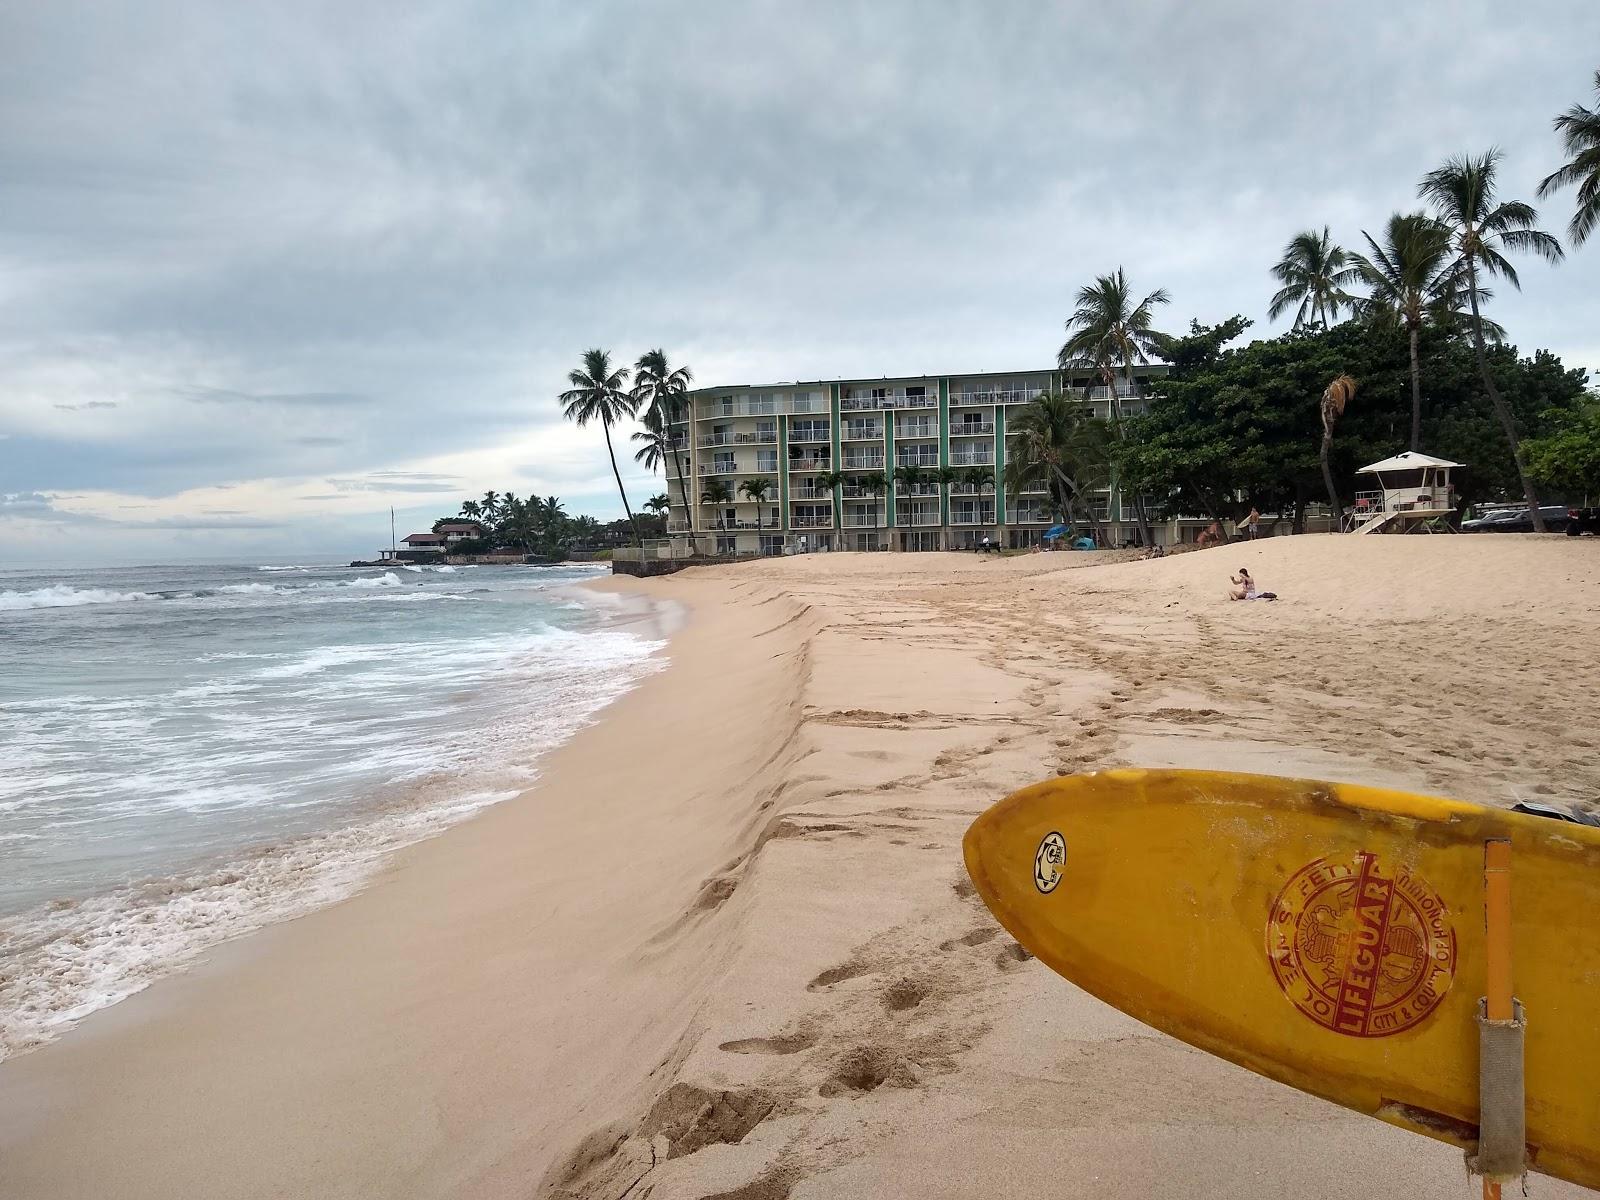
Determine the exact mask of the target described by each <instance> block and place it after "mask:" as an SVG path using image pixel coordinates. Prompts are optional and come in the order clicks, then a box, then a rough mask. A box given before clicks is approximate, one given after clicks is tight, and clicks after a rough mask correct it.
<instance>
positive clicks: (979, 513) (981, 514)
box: [950, 506, 994, 525]
mask: <svg viewBox="0 0 1600 1200" xmlns="http://www.w3.org/2000/svg"><path fill="white" fill-rule="evenodd" d="M950 524H952V525H993V524H994V508H993V507H992V506H990V507H987V508H955V507H952V508H951V509H950Z"/></svg>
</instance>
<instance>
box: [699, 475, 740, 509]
mask: <svg viewBox="0 0 1600 1200" xmlns="http://www.w3.org/2000/svg"><path fill="white" fill-rule="evenodd" d="M700 503H701V504H732V503H733V489H732V488H730V487H729V486H728V481H727V480H726V479H708V480H706V482H705V484H704V486H703V487H702V488H701V489H700Z"/></svg>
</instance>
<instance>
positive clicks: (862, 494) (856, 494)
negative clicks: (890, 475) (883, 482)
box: [839, 483, 883, 500]
mask: <svg viewBox="0 0 1600 1200" xmlns="http://www.w3.org/2000/svg"><path fill="white" fill-rule="evenodd" d="M839 490H840V491H841V492H843V493H844V498H845V499H846V500H875V499H877V498H878V497H879V496H881V495H883V489H882V488H878V489H877V490H876V491H874V490H873V489H872V488H864V487H861V486H860V485H858V484H853V483H847V484H845V485H844V486H843V487H842V488H840V489H839Z"/></svg>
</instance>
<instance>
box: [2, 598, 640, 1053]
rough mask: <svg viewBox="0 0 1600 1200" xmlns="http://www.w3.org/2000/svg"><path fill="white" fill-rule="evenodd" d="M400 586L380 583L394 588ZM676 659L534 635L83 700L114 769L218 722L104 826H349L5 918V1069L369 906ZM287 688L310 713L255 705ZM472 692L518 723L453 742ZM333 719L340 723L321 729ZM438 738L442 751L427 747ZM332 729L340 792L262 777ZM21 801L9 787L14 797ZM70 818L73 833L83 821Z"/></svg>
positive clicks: (283, 662)
mask: <svg viewBox="0 0 1600 1200" xmlns="http://www.w3.org/2000/svg"><path fill="white" fill-rule="evenodd" d="M382 578H383V577H377V578H376V579H369V581H368V586H378V587H386V586H390V585H387V584H384V583H382V582H381V580H382ZM389 578H394V577H393V576H389ZM297 590H299V591H302V592H303V591H304V590H305V589H297ZM658 648H659V644H658V643H653V642H646V641H643V640H641V639H640V638H639V637H637V636H635V635H633V634H630V633H625V632H621V631H612V630H591V631H589V632H586V633H578V632H573V631H568V630H562V629H557V628H553V627H539V626H535V627H534V628H532V629H523V630H520V631H518V632H515V633H506V634H502V635H491V636H486V637H481V638H473V639H468V640H461V641H439V642H435V643H428V642H410V643H393V644H389V643H382V644H371V645H355V644H344V645H333V646H322V647H316V648H313V649H308V650H306V651H303V652H289V654H288V655H287V656H285V657H281V658H279V659H278V660H277V661H271V662H263V663H261V664H260V665H257V664H254V663H242V664H241V666H242V668H243V669H244V670H245V672H246V674H245V675H244V676H243V677H242V678H235V679H233V680H231V681H230V680H216V681H212V682H211V683H197V684H195V685H193V686H192V687H190V688H188V689H180V690H179V691H177V692H169V693H163V694H161V695H148V696H144V697H140V698H138V699H132V700H130V699H127V698H121V697H119V698H114V699H113V698H103V699H100V698H95V697H83V698H82V699H83V700H84V702H85V705H86V706H88V707H89V708H90V709H91V711H88V712H85V711H84V710H83V709H82V708H80V709H77V710H74V711H73V713H72V714H70V716H69V714H68V713H66V712H65V711H63V712H62V714H61V719H62V720H66V721H69V723H74V724H76V723H79V722H82V721H84V720H92V721H94V722H96V725H95V729H96V733H97V734H99V735H103V737H104V739H105V744H106V746H107V751H106V752H107V753H115V751H116V746H117V744H118V743H119V739H124V738H134V739H140V740H141V741H142V740H145V739H147V738H148V736H149V727H150V722H151V720H152V719H154V718H159V719H162V720H166V721H171V720H173V719H175V718H177V717H178V716H179V715H181V714H182V713H184V712H189V711H192V712H197V713H199V712H204V713H206V714H208V715H211V716H214V717H215V718H217V719H216V720H215V728H214V729H212V731H211V732H210V734H209V735H208V736H209V737H210V738H211V741H210V742H209V743H208V744H207V748H206V750H205V753H204V754H203V755H198V756H192V757H188V758H180V757H179V756H176V755H164V756H159V757H158V758H157V759H156V760H155V761H153V762H150V763H148V764H146V765H144V766H143V767H135V766H132V765H131V764H130V765H129V766H128V767H127V768H126V769H125V770H122V771H119V772H118V773H116V775H115V776H114V778H115V779H116V781H117V784H118V789H117V791H116V792H115V793H113V794H110V795H107V796H105V797H104V798H103V801H102V804H101V808H100V810H99V811H101V812H102V813H106V814H110V815H111V816H112V817H118V816H120V818H121V819H129V820H133V819H140V818H146V817H148V816H149V815H150V814H151V813H153V812H163V811H165V812H179V813H194V814H196V815H197V819H201V820H204V819H208V817H207V815H206V814H208V813H215V812H218V811H227V810H230V809H233V810H238V811H240V812H247V811H250V810H251V809H252V808H259V809H262V810H282V811H283V813H285V814H287V813H290V812H295V811H299V812H304V813H306V814H308V815H307V816H306V817H304V818H302V819H301V821H300V825H299V827H300V828H307V827H308V823H309V827H311V828H315V827H316V826H317V825H319V824H321V823H322V822H323V821H324V820H326V819H327V818H323V817H320V816H318V815H316V814H318V813H321V812H324V811H326V812H327V813H328V814H330V815H331V817H332V819H333V820H335V821H339V822H342V824H341V825H340V826H339V827H338V828H335V829H333V830H331V831H323V832H316V833H310V834H307V835H305V836H301V837H296V838H290V839H287V840H284V839H281V838H280V840H279V842H278V843H277V844H275V845H272V846H268V847H262V848H259V849H257V850H254V851H250V852H243V853H240V852H234V853H231V854H228V855H226V856H224V857H226V861H225V862H223V863H222V865H220V866H212V867H208V868H204V869H199V870H196V871H194V872H193V873H190V874H185V875H170V876H166V877H163V878H158V879H153V880H148V881H145V882H143V883H139V884H136V885H131V886H124V887H120V888H117V889H115V890H112V891H108V892H104V893H100V894H97V895H91V896H87V897H86V898H83V899H80V900H77V901H67V902H60V903H55V904H50V905H43V906H40V907H37V908H34V909H32V910H29V911H27V912H24V913H21V914H19V915H17V916H14V917H11V918H0V1059H3V1058H4V1057H6V1056H7V1055H8V1054H13V1053H17V1052H19V1051H22V1050H26V1049H28V1048H31V1047H33V1046H36V1045H40V1044H42V1043H44V1042H47V1041H50V1040H53V1039H54V1038H55V1037H56V1036H58V1035H59V1034H60V1033H61V1032H63V1031H64V1030H65V1029H67V1028H68V1027H70V1026H71V1025H72V1024H73V1023H74V1022H76V1021H77V1020H79V1019H81V1018H82V1017H84V1016H86V1015H88V1014H89V1013H92V1012H94V1011H96V1010H97V1009H100V1008H104V1007H106V1006H108V1005H111V1004H114V1003H116V1002H117V1001H119V1000H121V999H123V998H125V997H127V996H129V995H132V994H134V993H135V992H138V991H140V990H142V989H143V988H144V987H146V986H148V985H149V984H150V983H151V982H152V981H154V980H156V979H158V978H160V977H162V976H164V975H167V974H170V973H172V972H173V971H176V970H178V969H180V968H182V967H183V966H184V965H185V964H186V963H189V962H192V961H193V960H194V959H195V958H197V957H198V956H200V955H202V954H204V953H205V952H206V951H207V950H209V949H210V948H212V947H214V946H216V945H217V944H219V943H221V942H223V941H226V940H229V939H231V938H234V937H237V936H240V935H242V934H244V933H247V932H249V931H251V930H253V929H257V928H259V927H261V926H263V925H266V924H269V923H271V922H274V921H277V920H282V919H286V918H289V917H293V916H297V915H300V914H302V913H305V912H308V911H310V910H312V909H314V908H317V907H319V906H321V905H324V904H327V903H330V902H333V901H336V900H339V899H341V898H343V897H347V896H349V895H351V894H353V893H354V892H356V891H358V890H359V889H360V888H361V886H362V885H363V883H364V882H365V881H366V880H367V879H369V878H370V877H371V874H372V872H373V871H374V870H375V869H376V868H377V867H378V866H379V865H381V863H382V862H383V860H384V859H385V857H386V856H387V855H388V854H390V853H391V852H393V851H394V850H396V849H398V848H399V847H402V846H405V845H409V844H411V843H413V842H416V841H419V840H421V839H423V838H425V837H428V836H430V835H432V834H434V833H436V832H439V831H440V830H442V829H444V828H445V827H447V826H449V825H450V824H453V823H455V822H457V821H459V820H462V819H464V818H465V817H468V816H470V815H472V814H473V813H475V812H478V811H480V810H481V809H482V808H483V807H485V806H486V805H489V804H493V803H495V802H497V801H499V800H503V799H506V798H508V797H510V796H512V795H515V794H516V793H517V792H518V791H520V790H521V789H522V788H524V787H526V786H527V784H528V783H529V782H530V781H531V779H532V777H533V763H534V761H535V759H536V757H537V756H538V755H539V754H540V753H542V752H543V751H545V750H547V749H549V748H550V747H552V746H555V745H557V744H559V743H560V742H562V741H565V740H566V739H567V738H569V737H570V736H571V735H572V734H573V733H574V732H576V731H577V730H578V729H579V728H581V727H582V726H583V725H585V724H587V723H588V722H589V721H591V720H592V719H594V717H595V715H596V714H597V713H598V712H599V710H600V709H601V708H603V707H604V706H605V705H607V704H608V703H610V702H611V701H612V700H614V699H615V698H616V697H617V696H620V695H621V694H622V693H624V692H625V691H627V690H628V689H629V688H630V687H632V686H633V685H634V684H635V683H636V682H637V681H638V680H639V679H640V678H642V677H643V676H644V675H645V674H648V673H649V672H651V671H653V670H655V669H658V668H659V667H660V666H661V665H662V660H661V659H659V658H652V657H650V654H651V652H653V651H654V650H656V649H658ZM235 653H236V652H223V653H222V654H218V655H216V656H214V657H216V658H218V659H223V658H226V657H228V655H230V654H235ZM236 656H237V657H238V658H241V659H247V658H261V659H273V658H274V655H272V654H247V653H236ZM285 680H287V681H288V682H287V683H285V682H283V681H285ZM441 684H446V685H447V688H448V690H441V689H440V685H441ZM520 685H526V686H532V687H534V688H536V689H537V695H538V697H539V702H538V703H537V704H531V705H530V704H525V703H520V702H513V697H514V696H515V695H517V694H519V693H518V691H517V689H518V688H519V686H520ZM285 687H288V688H291V689H293V695H294V696H295V697H296V699H297V703H296V704H295V705H294V706H292V707H279V706H269V707H265V708H261V707H259V706H251V705H250V704H249V703H243V704H241V703H239V701H240V700H241V697H242V696H243V695H244V693H245V692H247V691H248V690H249V689H253V688H279V689H282V688H285ZM429 689H432V690H429ZM464 689H473V690H476V691H478V692H479V693H481V695H482V696H483V697H484V698H487V699H497V700H499V701H502V703H501V705H500V707H499V708H498V709H496V710H495V712H497V713H498V714H499V715H496V716H491V717H489V718H487V719H485V720H482V721H481V723H480V724H478V725H476V726H475V727H474V728H473V732H472V736H471V737H469V738H463V737H460V736H457V735H455V734H453V733H452V732H451V729H452V725H451V718H452V717H455V718H457V719H459V717H460V716H461V710H460V709H459V705H458V703H457V702H456V701H455V700H453V699H451V697H452V695H453V694H454V693H456V692H457V691H460V690H464ZM57 699H58V702H59V699H60V698H57ZM430 700H431V703H430V702H429V701H430ZM419 701H420V703H419ZM351 703H356V704H359V705H362V706H365V708H366V710H367V711H368V714H369V715H368V716H367V717H366V718H365V719H364V720H363V721H361V722H349V721H338V720H336V718H337V717H338V716H339V714H344V713H347V712H350V711H354V710H352V709H351V708H349V707H348V705H350V704H351ZM372 705H379V707H378V708H376V709H373V708H372V707H371V706H372ZM384 705H388V706H389V707H383V706H384ZM19 707H20V706H19ZM316 713H321V714H323V716H324V719H325V720H329V719H333V720H334V724H332V725H331V726H330V725H329V724H326V723H324V724H315V725H308V721H309V720H310V718H311V717H312V715H314V714H316ZM385 714H389V715H387V716H386V715H385ZM419 724H420V726H421V727H422V728H425V729H426V728H435V727H436V728H437V729H438V731H439V736H437V737H431V736H428V737H418V734H417V730H418V727H419ZM313 730H320V732H316V733H311V734H309V736H315V737H316V738H317V739H319V741H320V740H323V739H333V741H335V742H336V743H337V746H336V749H337V753H335V754H331V755H329V754H325V755H324V758H325V760H326V761H324V762H322V763H321V765H320V766H319V768H318V769H319V770H320V771H321V772H322V775H321V778H322V780H323V782H324V783H325V784H326V785H327V786H325V787H324V788H323V789H322V790H321V791H308V792H296V793H294V794H284V793H283V790H282V786H281V785H280V784H278V783H276V782H274V778H275V777H273V776H272V775H271V774H270V773H269V774H268V775H266V776H263V775H261V773H260V772H261V771H262V769H263V768H270V767H271V766H272V764H273V763H274V761H275V760H279V761H281V757H282V754H283V753H284V748H285V747H293V746H297V745H301V744H305V743H306V739H307V737H308V731H313ZM60 765H61V766H63V767H65V766H68V765H70V763H68V762H63V763H61V764H60ZM25 773H26V774H27V776H28V778H29V780H30V781H31V785H32V787H33V788H35V789H39V788H41V787H42V781H46V780H48V779H51V778H54V776H52V775H50V774H49V771H48V769H47V768H46V767H45V766H44V765H43V764H41V765H40V766H39V767H38V768H37V769H33V770H29V771H27V772H25ZM375 778H376V779H379V780H385V779H386V780H388V781H389V782H388V784H386V785H383V786H382V787H381V788H380V790H379V791H378V792H377V793H376V794H375V795H373V796H372V798H371V800H370V801H369V802H368V804H367V806H366V807H365V808H364V809H361V810H356V811H353V810H352V809H351V808H350V799H349V798H350V797H351V796H360V795H362V794H363V793H364V792H368V791H370V789H371V788H372V786H373V783H372V781H373V780H374V779H375ZM58 782H59V781H58ZM69 782H70V781H69ZM69 790H70V791H72V792H73V793H74V794H76V793H77V792H79V791H80V790H81V789H80V788H78V787H77V786H76V785H74V786H73V787H72V788H70V789H69ZM5 792H6V789H5V788H4V787H3V786H0V799H3V797H4V795H5ZM18 798H19V799H22V798H23V797H20V796H19V797H18ZM3 807H4V805H3V803H0V808H3ZM63 816H64V817H66V818H67V819H69V820H70V819H72V814H71V813H70V812H68V811H65V810H64V812H63ZM276 827H277V828H283V827H284V826H282V825H281V824H279V825H278V826H276ZM289 827H290V828H293V827H294V826H289Z"/></svg>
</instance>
